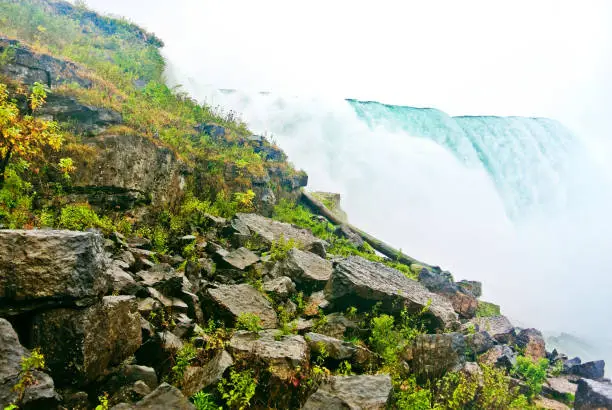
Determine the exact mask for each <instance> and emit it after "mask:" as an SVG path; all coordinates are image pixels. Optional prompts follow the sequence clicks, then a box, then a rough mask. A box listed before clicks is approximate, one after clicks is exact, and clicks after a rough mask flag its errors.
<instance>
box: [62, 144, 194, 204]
mask: <svg viewBox="0 0 612 410" xmlns="http://www.w3.org/2000/svg"><path fill="white" fill-rule="evenodd" d="M84 143H85V144H86V145H88V146H89V147H91V148H93V149H94V150H95V155H93V156H92V155H90V156H88V157H79V156H75V157H74V158H73V159H74V160H75V166H76V171H75V172H74V174H73V175H71V180H72V183H73V187H72V188H71V194H72V195H77V196H82V197H84V198H83V199H86V200H87V201H88V202H89V203H90V204H91V205H93V206H95V207H97V208H101V209H109V210H116V209H131V208H134V207H137V206H140V205H148V204H153V205H159V206H165V207H173V206H178V204H179V203H180V201H181V199H182V197H183V193H184V187H185V176H184V175H185V174H187V173H188V169H187V166H186V165H185V164H184V163H183V162H182V161H181V160H180V159H178V157H177V156H176V154H175V153H174V152H173V151H172V150H171V149H170V148H166V147H163V146H157V145H155V144H154V143H153V142H152V141H151V140H150V139H147V138H145V137H141V136H136V135H109V134H104V135H98V136H96V137H95V138H88V139H86V140H85V141H84ZM77 199H78V198H77Z"/></svg>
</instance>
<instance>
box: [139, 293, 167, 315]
mask: <svg viewBox="0 0 612 410" xmlns="http://www.w3.org/2000/svg"><path fill="white" fill-rule="evenodd" d="M161 307H162V304H161V303H160V302H159V301H158V300H156V299H153V298H146V299H138V312H139V313H140V314H141V315H142V316H143V317H145V318H148V317H149V316H150V315H151V312H153V311H155V310H158V309H159V308H161Z"/></svg>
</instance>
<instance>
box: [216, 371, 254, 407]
mask: <svg viewBox="0 0 612 410" xmlns="http://www.w3.org/2000/svg"><path fill="white" fill-rule="evenodd" d="M217 389H218V390H219V393H220V394H221V397H222V398H223V400H225V404H226V405H227V407H228V408H229V409H238V410H242V409H246V408H248V407H249V405H250V403H251V399H252V398H253V396H254V395H255V390H256V389H257V380H255V378H254V377H253V372H252V371H251V370H244V371H242V372H238V371H236V370H234V369H232V370H231V372H230V375H229V380H227V379H222V380H221V381H220V382H219V384H218V385H217Z"/></svg>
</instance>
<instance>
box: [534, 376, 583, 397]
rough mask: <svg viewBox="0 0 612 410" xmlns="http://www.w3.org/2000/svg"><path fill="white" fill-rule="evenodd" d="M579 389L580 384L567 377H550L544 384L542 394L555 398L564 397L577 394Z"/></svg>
mask: <svg viewBox="0 0 612 410" xmlns="http://www.w3.org/2000/svg"><path fill="white" fill-rule="evenodd" d="M577 389H578V385H577V384H576V383H572V382H571V381H569V380H568V378H566V377H549V378H547V379H546V381H545V382H544V385H543V386H542V395H544V396H547V397H550V398H553V399H563V398H565V397H567V395H568V394H571V395H574V396H575V395H576V390H577Z"/></svg>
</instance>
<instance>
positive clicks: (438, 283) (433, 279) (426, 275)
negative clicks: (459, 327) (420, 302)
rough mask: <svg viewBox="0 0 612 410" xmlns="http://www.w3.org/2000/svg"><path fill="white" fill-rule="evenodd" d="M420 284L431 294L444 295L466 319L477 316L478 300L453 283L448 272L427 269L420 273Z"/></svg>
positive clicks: (421, 269) (422, 269)
mask: <svg viewBox="0 0 612 410" xmlns="http://www.w3.org/2000/svg"><path fill="white" fill-rule="evenodd" d="M419 282H420V283H422V284H423V285H424V286H425V287H426V288H427V289H429V290H430V291H431V292H434V293H436V294H438V295H442V296H444V297H446V298H447V299H449V300H450V301H451V303H452V305H453V308H454V309H455V312H457V313H458V314H459V315H460V316H461V317H462V318H464V319H471V318H473V317H474V315H475V314H476V309H477V308H478V300H476V297H475V296H474V295H473V294H471V293H469V292H465V291H464V290H463V288H461V287H460V286H458V285H457V284H455V282H453V277H452V275H451V274H450V273H448V272H435V271H432V270H429V269H427V268H425V267H421V268H420V271H419Z"/></svg>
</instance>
